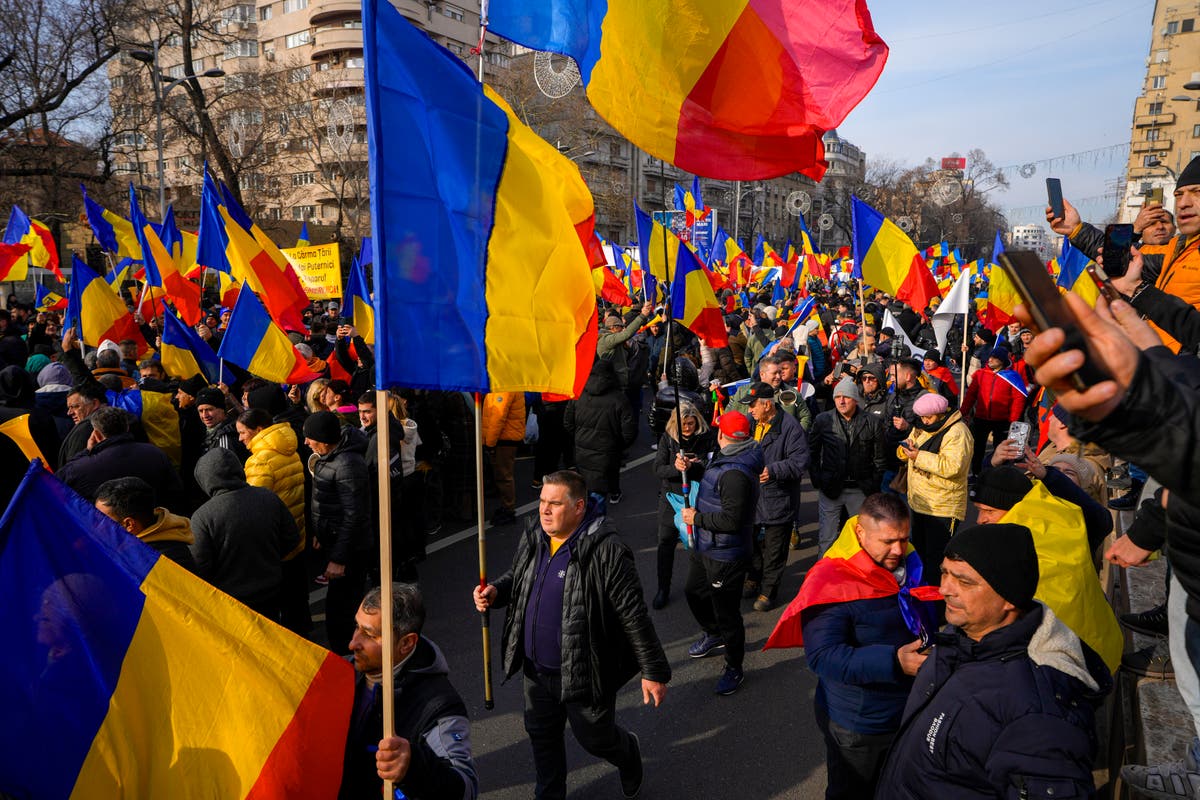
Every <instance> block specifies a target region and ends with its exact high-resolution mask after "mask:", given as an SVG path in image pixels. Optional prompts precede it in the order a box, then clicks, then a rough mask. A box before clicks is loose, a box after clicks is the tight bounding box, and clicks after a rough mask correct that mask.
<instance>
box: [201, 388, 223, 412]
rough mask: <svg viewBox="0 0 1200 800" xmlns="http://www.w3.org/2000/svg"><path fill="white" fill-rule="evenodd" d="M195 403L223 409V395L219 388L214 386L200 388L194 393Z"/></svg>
mask: <svg viewBox="0 0 1200 800" xmlns="http://www.w3.org/2000/svg"><path fill="white" fill-rule="evenodd" d="M196 405H198V406H213V407H214V408H220V409H224V408H225V395H224V394H222V393H221V390H220V389H217V388H214V387H208V388H204V389H201V390H200V391H199V392H197V393H196Z"/></svg>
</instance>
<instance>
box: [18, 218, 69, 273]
mask: <svg viewBox="0 0 1200 800" xmlns="http://www.w3.org/2000/svg"><path fill="white" fill-rule="evenodd" d="M3 243H4V244H27V245H29V251H28V252H27V253H26V254H25V264H26V265H27V266H29V267H42V268H43V269H48V270H50V271H51V272H53V273H54V277H56V278H58V280H59V282H60V283H66V278H64V277H63V274H62V270H60V269H59V268H58V245H56V244H55V243H54V234H53V233H51V232H50V229H49V228H48V227H46V223H44V222H38V221H37V220H36V219H30V218H29V217H28V216H27V215H26V214H25V212H24V211H22V210H21V209H20V208H19V207H18V206H13V207H12V212H11V213H10V214H9V216H8V225H7V227H5V229H4V239H3ZM18 264H19V261H18ZM18 269H19V267H17V266H14V267H12V268H10V271H9V276H8V277H7V278H6V279H5V280H10V281H23V280H25V273H24V272H21V273H20V274H18V272H17V270H18Z"/></svg>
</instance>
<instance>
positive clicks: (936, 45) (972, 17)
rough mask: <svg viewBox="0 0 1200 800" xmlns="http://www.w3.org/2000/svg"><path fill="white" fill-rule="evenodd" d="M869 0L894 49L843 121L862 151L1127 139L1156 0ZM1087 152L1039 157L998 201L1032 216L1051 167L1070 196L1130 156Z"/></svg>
mask: <svg viewBox="0 0 1200 800" xmlns="http://www.w3.org/2000/svg"><path fill="white" fill-rule="evenodd" d="M870 7H871V15H872V18H873V19H874V21H875V28H876V30H877V31H879V33H880V35H881V36H882V37H883V39H884V41H886V42H887V43H888V46H889V47H890V48H891V54H890V56H889V58H888V63H887V66H886V67H885V68H884V71H883V75H882V77H880V79H879V83H878V84H877V85H876V86H875V88H874V89H873V90H872V92H871V93H870V94H869V95H867V97H866V99H864V100H863V101H862V103H860V104H859V106H858V107H857V108H856V109H855V110H854V111H852V112H851V113H850V116H849V117H847V118H846V121H845V122H844V123H843V124H842V125H841V127H840V128H839V129H838V131H839V133H840V134H841V135H842V136H844V137H846V138H847V139H849V140H850V141H852V142H854V143H855V144H857V145H858V146H860V147H862V148H863V149H864V150H865V151H866V153H867V158H868V160H870V159H874V158H888V159H893V160H896V161H900V162H903V163H908V164H918V163H920V162H922V161H924V160H925V158H926V157H934V158H941V157H942V156H944V155H948V154H950V153H951V152H955V151H957V152H959V153H961V154H963V155H965V154H966V152H967V151H968V150H970V149H972V148H975V147H978V148H981V149H983V150H984V151H985V152H986V153H987V155H988V157H989V158H991V160H992V162H993V163H995V164H996V165H997V166H1008V165H1015V164H1023V163H1026V162H1035V161H1039V160H1042V159H1049V158H1052V157H1055V156H1061V155H1065V154H1068V153H1076V152H1081V151H1089V150H1093V149H1097V148H1103V147H1106V146H1108V145H1114V144H1121V143H1128V141H1129V126H1130V122H1131V119H1132V114H1133V102H1134V99H1135V98H1136V97H1137V95H1138V93H1139V92H1140V91H1141V87H1142V83H1143V80H1144V78H1145V74H1146V66H1145V60H1146V56H1147V54H1148V52H1149V42H1150V22H1151V19H1152V17H1153V13H1154V2H1153V0H1092V2H1085V0H1062V2H1061V5H1054V4H1050V3H1046V2H1045V0H1042V1H1041V2H1036V1H1035V0H1005V2H978V0H971V1H970V2H962V1H961V0H955V1H954V2H951V0H919V2H911V0H874V2H872V3H871V4H870ZM1082 161H1083V162H1084V163H1082V164H1078V165H1077V164H1060V165H1055V168H1054V171H1053V172H1050V171H1048V170H1047V169H1046V167H1045V166H1043V165H1039V166H1038V170H1037V173H1036V174H1035V175H1034V176H1033V177H1031V178H1028V179H1026V178H1022V177H1021V176H1020V175H1018V174H1015V173H1013V174H1011V175H1010V188H1009V189H1008V191H1004V192H1000V190H997V193H998V196H996V197H995V201H996V202H997V204H998V205H1000V206H1001V207H1002V208H1005V209H1013V210H1014V213H1012V214H1011V215H1010V217H1011V218H1010V222H1014V223H1020V222H1028V221H1030V220H1029V219H1028V218H1027V217H1028V214H1029V211H1028V207H1029V206H1033V205H1038V204H1043V205H1044V203H1045V200H1046V187H1045V178H1046V177H1049V176H1053V177H1059V178H1061V179H1062V182H1063V193H1064V194H1065V195H1066V197H1067V199H1069V200H1074V199H1077V198H1079V199H1082V198H1095V197H1099V196H1100V195H1103V194H1105V192H1106V191H1107V190H1108V187H1106V183H1110V182H1111V181H1112V179H1113V178H1116V177H1118V176H1119V175H1120V174H1121V172H1122V170H1123V168H1124V164H1125V158H1124V153H1121V154H1118V156H1117V157H1115V158H1113V159H1112V160H1111V162H1109V161H1108V160H1102V161H1100V162H1099V163H1098V164H1093V163H1092V161H1093V159H1091V158H1087V159H1082ZM1115 202H1116V201H1115V199H1114V200H1112V201H1111V203H1105V202H1104V201H1101V200H1094V201H1091V202H1089V203H1086V204H1084V207H1083V209H1082V210H1083V212H1084V216H1085V218H1086V217H1088V216H1091V217H1094V218H1099V217H1101V216H1107V214H1108V212H1110V211H1111V210H1112V208H1113V207H1115ZM1020 209H1025V210H1024V211H1021V210H1020ZM1089 212H1090V213H1089ZM1102 212H1103V213H1102ZM1039 219H1042V218H1041V217H1040V215H1039Z"/></svg>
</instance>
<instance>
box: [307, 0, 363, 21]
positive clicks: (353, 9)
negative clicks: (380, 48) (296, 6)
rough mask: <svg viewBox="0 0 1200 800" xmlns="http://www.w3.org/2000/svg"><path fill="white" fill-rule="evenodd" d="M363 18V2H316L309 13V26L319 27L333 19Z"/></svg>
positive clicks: (346, 0)
mask: <svg viewBox="0 0 1200 800" xmlns="http://www.w3.org/2000/svg"><path fill="white" fill-rule="evenodd" d="M361 16H362V2H361V0H360V1H359V2H356V0H315V2H314V3H313V5H312V8H311V10H310V11H309V12H308V24H309V25H318V24H320V23H322V22H328V21H330V20H333V19H342V18H345V17H353V18H355V19H358V18H360V17H361Z"/></svg>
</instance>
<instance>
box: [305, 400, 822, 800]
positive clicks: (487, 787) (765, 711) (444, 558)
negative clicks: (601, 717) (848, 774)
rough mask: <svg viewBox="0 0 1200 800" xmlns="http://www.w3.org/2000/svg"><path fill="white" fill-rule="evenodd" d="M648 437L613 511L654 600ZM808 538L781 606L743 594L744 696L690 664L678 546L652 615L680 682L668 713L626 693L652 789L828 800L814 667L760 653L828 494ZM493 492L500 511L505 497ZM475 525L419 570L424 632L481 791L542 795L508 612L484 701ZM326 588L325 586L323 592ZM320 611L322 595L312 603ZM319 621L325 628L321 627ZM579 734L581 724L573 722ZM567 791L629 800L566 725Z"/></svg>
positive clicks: (798, 658) (527, 490)
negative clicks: (456, 709)
mask: <svg viewBox="0 0 1200 800" xmlns="http://www.w3.org/2000/svg"><path fill="white" fill-rule="evenodd" d="M649 442H650V433H649V431H648V430H646V428H645V423H644V421H643V423H642V431H641V433H640V435H639V439H638V442H637V443H636V444H635V445H634V447H633V449H632V451H631V452H630V455H629V461H628V464H627V468H626V471H625V472H624V473H623V474H622V476H621V486H622V490H623V492H624V497H623V499H622V502H621V503H620V504H619V505H617V506H613V507H611V508H610V517H611V518H613V519H614V520H615V522H616V524H617V529H618V530H619V531H620V535H621V536H622V538H623V539H624V540H625V542H626V543H627V544H628V545H629V546H630V547H631V548H632V549H633V551H634V553H635V556H636V559H637V564H638V571H639V573H640V575H641V580H642V586H643V589H644V590H645V593H646V599H647V605H649V600H650V598H652V597H653V595H654V591H655V588H656V578H655V544H656V541H655V509H656V503H657V494H658V481H657V480H656V479H655V477H654V475H653V472H652V469H651V467H652V464H651V462H652V460H653V453H652V451H651V450H650V449H649ZM531 479H532V459H530V458H525V459H519V460H518V462H517V505H518V510H519V516H520V517H522V518H523V517H524V516H526V515H527V514H535V513H536V502H535V501H536V498H537V492H536V491H535V490H534V489H532V488H531V487H530V481H531ZM804 501H805V503H804V515H803V519H805V520H806V521H810V522H809V524H808V525H806V526H805V527H803V528H802V533H804V534H807V535H808V536H809V537H810V538H809V540H808V541H806V542H805V549H803V550H793V551H791V555H790V558H789V563H788V567H787V570H786V571H785V573H784V579H783V585H782V587H781V590H780V598H781V600H782V601H783V602H782V603H781V605H780V606H779V607H778V608H776V609H774V610H772V611H770V612H767V613H757V612H755V611H754V610H753V609H752V608H751V605H752V601H750V600H746V601H744V602H743V611H744V613H745V621H746V649H747V655H746V663H745V669H746V681H745V683H744V684H743V685H742V688H741V689H740V690H739V691H738V692H737V694H735V695H732V696H729V697H721V696H718V695H716V694H714V692H713V688H714V686H715V683H716V681H717V678H718V676H719V674H720V672H721V668H722V663H723V662H722V659H721V658H720V657H719V656H715V657H712V658H708V659H691V658H689V657H688V655H687V648H688V646H689V645H690V644H691V643H692V642H693V641H695V639H696V638H697V637H698V635H699V633H700V630H699V628H698V627H697V625H696V623H695V621H694V620H693V619H692V616H691V613H690V612H689V610H688V608H687V603H686V602H685V600H684V598H683V588H682V587H683V580H684V577H685V574H686V570H687V555H686V554H685V553H684V551H683V550H682V548H680V549H678V550H677V551H676V559H675V576H674V584H673V591H672V597H671V603H670V604H669V605H668V606H667V607H666V608H665V609H662V610H661V611H651V612H650V614H651V615H652V618H653V620H654V624H655V628H656V629H657V631H658V636H659V639H660V640H661V641H662V643H663V646H664V648H665V649H666V652H667V656H668V658H669V659H670V661H671V668H672V671H673V677H672V679H671V683H670V685H669V688H668V691H667V696H666V700H665V702H664V703H663V705H662V706H661V707H659V708H657V709H655V708H653V707H646V706H642V704H641V691H640V688H639V685H638V681H637V679H634V680H633V681H630V683H629V684H628V685H627V686H626V687H625V689H624V690H623V691H622V692H621V693H620V695H619V696H618V699H617V709H618V710H617V717H618V721H619V723H620V724H622V725H623V726H625V727H627V728H629V729H630V730H632V731H634V732H635V733H637V734H638V735H639V737H640V738H641V747H642V755H643V759H644V761H645V765H646V780H645V784H644V785H643V790H642V794H641V796H642V797H643V798H678V797H702V798H737V797H742V798H755V800H760V799H761V800H769V799H770V798H792V799H803V798H820V797H823V796H824V787H825V768H824V746H823V743H822V740H821V735H820V732H819V731H818V730H817V728H816V724H815V722H814V720H813V712H812V697H813V690H814V688H815V687H816V678H815V676H814V675H813V674H812V673H811V672H810V671H809V670H808V669H807V667H806V665H805V662H804V656H803V653H802V651H800V650H772V651H769V652H765V653H764V652H761V648H762V645H763V643H764V642H765V641H766V639H767V636H768V635H769V634H770V632H771V630H772V628H773V627H774V625H775V622H776V620H777V619H778V618H779V615H780V614H781V613H782V610H783V605H786V601H787V600H790V599H791V598H792V597H793V596H794V595H795V593H796V590H797V589H798V588H799V586H800V582H801V580H802V579H803V576H804V571H805V570H806V569H807V568H808V567H809V566H811V565H812V563H813V561H814V560H815V558H816V546H815V543H816V539H815V537H816V495H815V493H814V492H812V491H807V492H806V493H805V495H804ZM495 502H496V501H495V499H494V498H488V501H487V506H488V511H489V515H490V511H491V509H492V507H493V505H494V504H495ZM519 530H520V528H519V527H518V526H517V525H510V526H505V527H502V528H498V529H489V530H488V534H487V550H488V573H489V575H495V576H498V575H500V574H501V573H502V572H504V571H505V570H506V569H507V568H508V566H509V564H510V563H511V561H512V557H513V553H514V551H515V547H516V538H517V534H518V531H519ZM477 569H478V556H477V544H476V538H475V534H474V530H473V529H470V530H465V531H452V530H443V531H442V532H440V533H439V535H438V536H437V537H436V538H433V539H431V540H430V553H429V557H428V559H427V560H426V561H425V562H424V563H423V564H422V565H421V566H420V577H421V581H420V582H421V587H422V589H423V590H424V592H425V600H426V607H427V611H428V621H427V623H426V627H425V634H426V635H427V636H428V637H429V638H431V639H432V640H433V641H435V642H437V644H438V645H439V646H440V647H441V648H442V650H443V651H444V652H445V654H446V657H447V659H448V661H449V663H450V667H451V679H452V681H453V682H454V684H455V686H456V687H457V688H458V690H459V692H460V693H461V694H462V695H463V698H464V700H465V701H466V703H467V707H468V709H469V711H470V715H471V721H472V731H471V736H472V740H473V746H474V752H475V759H476V762H477V767H478V771H479V776H480V784H481V788H482V792H483V795H484V796H486V797H488V798H496V799H497V800H504V799H506V798H512V800H516V799H517V798H522V799H523V798H528V797H531V796H532V794H533V777H534V768H533V758H532V754H531V751H530V747H529V743H528V739H527V738H526V736H525V731H524V727H523V724H522V714H521V709H522V695H521V678H520V675H517V676H516V677H514V678H513V679H512V680H509V681H507V682H503V675H502V674H501V666H500V657H501V656H500V637H501V632H502V628H503V624H504V611H503V610H500V611H496V612H493V613H492V615H491V643H492V644H491V649H492V656H493V663H492V675H493V681H494V686H495V691H494V694H495V708H494V709H493V710H491V711H487V710H485V709H484V703H483V700H484V691H483V677H482V651H483V648H482V636H481V633H480V621H479V615H478V614H477V613H476V612H475V610H474V606H473V604H472V602H471V590H472V587H473V586H474V584H475V583H476V581H477V575H478V571H477ZM320 595H323V592H320V593H319V594H316V595H314V600H317V599H318V598H319V596H320ZM317 610H319V603H318V605H317V607H315V608H314V611H317ZM316 627H317V628H318V630H320V629H321V627H322V626H321V625H320V624H319V623H318V625H317V626H316ZM568 731H569V728H568ZM566 739H567V745H568V749H567V754H568V756H567V758H568V766H569V769H570V778H569V779H568V796H569V797H572V798H579V799H580V800H582V798H593V797H620V784H619V781H618V778H617V770H616V768H615V767H613V766H611V765H609V764H608V763H607V762H603V761H600V760H598V759H595V758H593V757H592V756H590V755H589V754H587V753H586V752H584V751H583V749H582V748H580V747H579V746H578V745H577V744H576V743H575V740H574V738H573V737H572V736H571V734H570V733H569V732H568V733H567V734H566Z"/></svg>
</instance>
